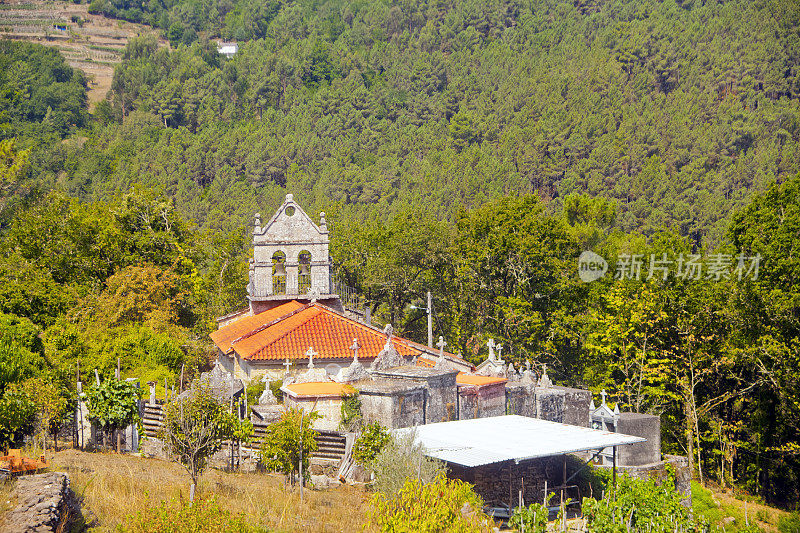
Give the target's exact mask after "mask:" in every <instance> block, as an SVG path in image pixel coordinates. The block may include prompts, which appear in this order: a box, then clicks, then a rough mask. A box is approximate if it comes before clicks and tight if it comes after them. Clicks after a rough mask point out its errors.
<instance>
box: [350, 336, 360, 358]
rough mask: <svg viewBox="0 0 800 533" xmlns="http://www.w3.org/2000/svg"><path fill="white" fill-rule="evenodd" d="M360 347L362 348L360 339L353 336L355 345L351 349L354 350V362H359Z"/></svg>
mask: <svg viewBox="0 0 800 533" xmlns="http://www.w3.org/2000/svg"><path fill="white" fill-rule="evenodd" d="M359 348H361V345H360V344H358V339H356V338H355V337H353V345H352V346H351V347H350V349H351V350H353V362H354V363H357V362H358V349H359Z"/></svg>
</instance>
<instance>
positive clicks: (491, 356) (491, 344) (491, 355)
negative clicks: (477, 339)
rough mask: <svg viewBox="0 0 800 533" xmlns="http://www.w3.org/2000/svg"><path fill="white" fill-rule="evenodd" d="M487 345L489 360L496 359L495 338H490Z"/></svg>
mask: <svg viewBox="0 0 800 533" xmlns="http://www.w3.org/2000/svg"><path fill="white" fill-rule="evenodd" d="M486 346H488V347H489V361H494V339H489V342H487V343H486Z"/></svg>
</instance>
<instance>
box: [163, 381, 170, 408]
mask: <svg viewBox="0 0 800 533" xmlns="http://www.w3.org/2000/svg"><path fill="white" fill-rule="evenodd" d="M168 401H169V389H168V388H167V378H164V403H167V402H168Z"/></svg>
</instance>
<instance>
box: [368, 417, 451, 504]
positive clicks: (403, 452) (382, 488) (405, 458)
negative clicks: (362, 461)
mask: <svg viewBox="0 0 800 533" xmlns="http://www.w3.org/2000/svg"><path fill="white" fill-rule="evenodd" d="M370 467H371V468H372V470H373V472H374V473H375V481H374V482H373V484H372V488H373V489H374V490H376V491H377V492H381V493H383V494H385V495H388V496H392V495H395V494H397V493H398V492H400V490H401V489H402V488H403V486H404V485H405V483H406V481H407V480H409V479H418V480H420V481H422V482H423V483H430V482H432V481H433V480H434V479H436V476H438V475H439V474H444V473H445V466H444V463H443V462H441V461H439V460H437V459H431V458H429V457H426V456H425V454H424V453H423V449H422V446H421V445H419V444H415V443H414V433H413V432H412V433H408V434H406V435H404V436H402V437H400V438H397V439H396V438H394V437H391V438H390V440H389V442H388V443H386V445H385V446H384V447H383V449H382V450H381V451H380V452H379V453H378V454H377V455H376V456H375V459H373V460H372V461H371V462H370Z"/></svg>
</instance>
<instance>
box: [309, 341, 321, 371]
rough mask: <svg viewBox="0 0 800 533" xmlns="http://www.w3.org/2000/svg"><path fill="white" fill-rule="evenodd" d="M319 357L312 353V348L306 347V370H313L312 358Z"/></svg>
mask: <svg viewBox="0 0 800 533" xmlns="http://www.w3.org/2000/svg"><path fill="white" fill-rule="evenodd" d="M315 355H319V354H318V353H317V352H315V351H314V348H313V347H312V346H309V347H308V351H307V352H306V357H308V368H314V356H315Z"/></svg>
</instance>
